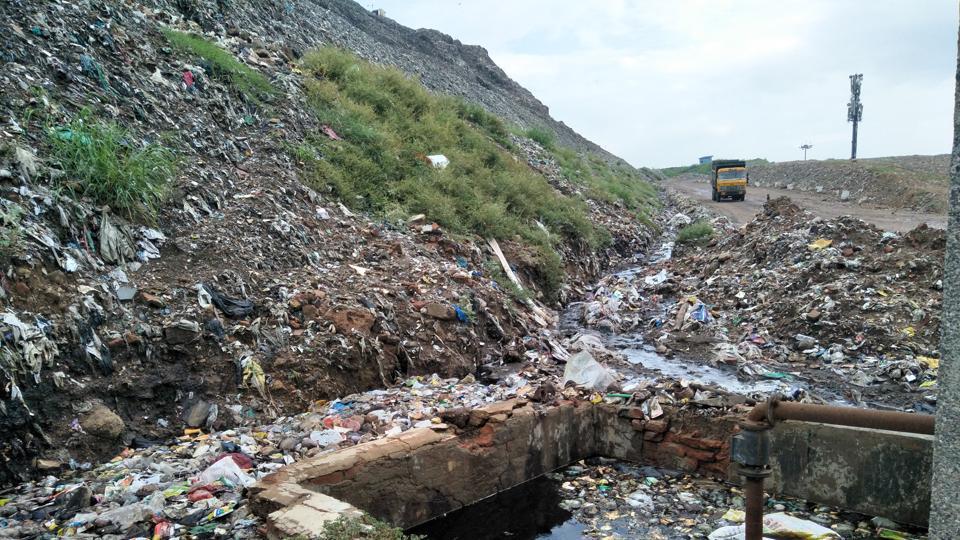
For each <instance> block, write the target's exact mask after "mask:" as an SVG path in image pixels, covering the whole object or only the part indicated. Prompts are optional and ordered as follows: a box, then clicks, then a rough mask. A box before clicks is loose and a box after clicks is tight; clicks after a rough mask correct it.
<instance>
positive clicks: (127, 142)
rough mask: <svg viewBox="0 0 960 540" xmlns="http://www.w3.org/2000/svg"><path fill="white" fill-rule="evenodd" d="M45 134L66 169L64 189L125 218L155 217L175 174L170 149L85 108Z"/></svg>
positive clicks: (174, 165)
mask: <svg viewBox="0 0 960 540" xmlns="http://www.w3.org/2000/svg"><path fill="white" fill-rule="evenodd" d="M47 133H48V139H49V141H50V145H51V148H52V153H53V157H54V158H55V159H56V160H57V161H59V163H60V166H61V167H63V170H64V172H65V173H66V175H65V177H64V179H63V182H62V184H63V186H64V187H66V188H67V189H69V190H71V191H73V192H75V193H77V194H79V195H82V196H86V197H90V198H92V199H93V200H94V201H96V202H97V203H98V204H106V205H109V206H110V207H111V208H112V209H114V210H115V211H117V212H118V213H121V214H124V215H125V216H126V217H128V218H131V219H145V220H148V221H153V220H154V219H155V218H156V215H157V211H158V210H159V208H160V204H161V203H162V202H163V200H164V199H165V198H166V196H167V195H168V193H169V191H170V184H171V181H172V179H173V175H174V173H175V172H176V156H175V154H174V153H173V151H172V150H170V149H168V148H166V147H164V146H163V145H161V144H158V143H149V144H140V143H139V142H138V141H134V140H133V139H132V138H131V137H130V136H129V134H128V133H127V131H126V130H124V129H123V128H121V127H120V126H119V125H117V124H114V123H104V122H99V121H95V120H93V119H91V118H90V114H89V113H88V112H82V113H81V114H80V115H78V116H77V117H76V118H75V119H74V120H73V121H72V122H70V123H69V124H65V125H62V126H59V127H56V128H53V129H50V130H48V132H47Z"/></svg>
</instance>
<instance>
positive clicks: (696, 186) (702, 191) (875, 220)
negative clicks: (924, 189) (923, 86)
mask: <svg viewBox="0 0 960 540" xmlns="http://www.w3.org/2000/svg"><path fill="white" fill-rule="evenodd" d="M666 185H667V186H668V187H671V188H673V189H675V190H677V191H678V192H680V193H682V194H684V195H686V196H688V197H691V198H693V199H696V200H698V201H700V202H701V203H702V204H703V205H704V206H706V207H708V208H710V209H711V210H713V211H715V212H717V213H719V214H723V215H725V216H727V217H729V218H730V219H731V220H733V222H734V223H737V224H741V223H746V222H748V221H750V220H751V219H753V216H755V215H756V214H757V212H760V211H761V210H762V209H763V203H764V202H765V201H766V200H767V198H768V197H769V198H771V199H773V198H776V197H790V198H791V199H793V201H794V202H795V203H797V204H798V205H800V206H802V207H804V208H806V209H808V210H810V211H811V212H813V213H814V214H816V215H818V216H820V217H824V218H834V217H838V216H844V215H849V216H855V217H858V218H860V219H862V220H864V221H866V222H867V223H872V224H874V225H876V226H877V227H880V228H881V229H885V230H890V231H898V232H905V231H909V230H910V229H913V228H914V227H916V226H917V225H920V224H921V223H926V224H927V225H929V226H931V227H937V228H940V229H943V228H946V226H947V216H946V214H926V213H919V212H911V211H909V210H903V209H892V208H877V207H871V206H861V205H858V204H857V203H855V202H840V201H838V200H835V199H831V197H832V195H826V194H820V193H811V192H803V191H791V190H786V189H776V188H763V187H756V186H750V187H748V188H747V199H746V200H745V201H743V202H732V201H723V202H713V201H711V200H710V185H709V184H706V183H703V182H697V181H696V180H692V179H682V180H669V181H668V182H667V183H666Z"/></svg>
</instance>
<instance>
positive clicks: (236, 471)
mask: <svg viewBox="0 0 960 540" xmlns="http://www.w3.org/2000/svg"><path fill="white" fill-rule="evenodd" d="M220 478H224V479H226V480H228V481H230V482H232V483H233V484H234V485H239V486H244V487H249V486H252V485H253V484H255V483H256V482H257V480H256V479H255V478H253V477H252V476H250V475H249V474H247V473H245V472H243V469H241V468H240V466H239V465H237V462H236V461H234V460H233V458H231V457H229V456H227V457H225V458H223V459H221V460H220V461H218V462H216V463H214V464H213V465H211V466H209V467H207V468H206V470H204V471H203V472H202V473H200V476H199V478H198V479H197V482H198V483H200V484H209V483H211V482H216V481H217V480H219V479H220Z"/></svg>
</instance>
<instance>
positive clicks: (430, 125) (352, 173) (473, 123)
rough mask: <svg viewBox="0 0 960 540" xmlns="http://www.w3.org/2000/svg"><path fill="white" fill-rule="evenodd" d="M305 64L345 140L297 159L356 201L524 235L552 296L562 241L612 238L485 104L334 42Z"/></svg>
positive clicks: (559, 274) (458, 227)
mask: <svg viewBox="0 0 960 540" xmlns="http://www.w3.org/2000/svg"><path fill="white" fill-rule="evenodd" d="M302 69H303V70H304V72H305V73H306V74H307V75H308V77H307V81H306V87H307V96H308V103H309V104H310V106H311V107H312V109H313V111H314V113H315V114H316V116H317V118H318V120H319V121H320V122H321V123H323V124H327V125H329V126H331V127H332V128H333V129H334V130H335V131H336V132H337V134H338V135H339V136H340V137H342V138H343V140H340V141H338V140H333V139H330V138H328V137H327V136H325V135H324V134H323V133H315V134H313V135H311V136H308V137H307V139H306V141H305V144H306V145H309V146H310V147H311V148H312V150H313V151H314V155H313V156H311V152H310V151H308V149H307V148H302V147H301V148H298V149H297V151H296V158H297V159H298V160H301V161H303V162H304V163H305V164H306V166H307V170H308V178H309V179H311V181H312V183H313V184H315V185H317V186H320V187H326V188H329V189H330V190H332V191H333V192H334V193H335V194H336V195H338V196H339V197H340V198H341V200H343V202H344V203H345V204H347V205H348V206H351V207H353V208H356V209H360V210H363V211H368V212H371V213H375V214H379V215H411V214H419V213H423V214H426V215H427V219H429V220H431V221H435V222H437V223H439V224H440V225H442V226H443V227H444V228H446V229H447V230H449V231H451V232H454V233H469V234H477V235H480V236H482V237H484V238H488V237H494V238H498V239H501V240H503V239H515V240H519V241H520V242H522V243H524V244H525V245H526V246H528V247H529V248H530V249H531V250H532V251H533V253H534V255H535V258H536V260H537V261H538V267H537V270H538V272H539V273H540V277H541V278H542V282H543V283H545V284H546V286H545V292H547V294H548V296H552V295H553V293H554V292H556V288H557V287H558V286H559V283H560V282H561V281H562V278H563V268H562V262H561V260H560V257H559V255H558V254H557V253H556V251H555V250H554V248H553V245H554V242H556V241H558V240H560V239H563V238H565V239H569V240H576V241H583V242H585V243H586V244H587V245H589V246H591V247H597V246H600V245H604V244H605V243H606V242H607V241H608V240H609V238H608V235H607V233H606V231H602V230H599V229H597V228H595V227H594V226H593V225H592V224H591V223H590V221H589V220H588V219H587V208H586V205H585V204H584V202H583V201H580V200H577V199H573V198H570V197H564V196H563V195H561V194H559V193H557V192H556V191H555V190H554V189H553V188H552V187H551V186H550V185H549V184H548V183H547V181H546V179H544V178H543V177H542V176H541V175H539V174H537V173H535V172H534V171H532V170H530V168H529V167H527V166H526V165H525V164H524V163H522V162H518V161H517V160H516V159H514V157H513V156H512V155H511V154H509V153H508V152H507V151H505V150H504V148H503V146H502V141H505V140H507V139H508V130H507V129H506V127H505V126H504V125H503V123H502V122H501V121H500V120H499V119H497V118H495V117H493V116H492V115H490V114H489V113H487V112H486V111H484V110H483V109H481V108H479V107H474V106H470V105H466V104H464V103H463V102H462V101H459V100H456V99H453V98H445V97H438V96H435V95H433V94H431V93H429V92H427V91H426V90H425V89H424V88H423V86H422V85H421V84H420V83H419V82H418V81H416V80H414V79H411V78H409V77H407V76H406V75H404V74H403V73H402V72H400V71H398V70H396V69H393V68H387V67H381V66H376V65H373V64H371V63H369V62H366V61H364V60H361V59H359V58H358V57H356V56H355V55H353V54H351V53H348V52H345V51H342V50H339V49H335V48H332V47H325V48H321V49H318V50H316V51H313V52H310V53H308V54H307V55H306V56H305V57H304V59H303V63H302ZM429 154H444V155H445V156H447V158H449V160H450V165H449V166H448V167H447V168H446V169H443V170H440V169H435V168H433V167H432V166H430V165H429V164H428V163H427V162H426V160H425V155H429ZM540 224H542V225H543V228H541V226H540ZM544 229H546V230H544Z"/></svg>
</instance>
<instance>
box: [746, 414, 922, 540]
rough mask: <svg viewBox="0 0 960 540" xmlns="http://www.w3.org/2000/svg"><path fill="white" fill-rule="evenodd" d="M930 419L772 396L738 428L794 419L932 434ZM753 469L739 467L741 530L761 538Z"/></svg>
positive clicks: (749, 538) (759, 485)
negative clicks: (743, 513) (741, 478)
mask: <svg viewBox="0 0 960 540" xmlns="http://www.w3.org/2000/svg"><path fill="white" fill-rule="evenodd" d="M934 418H935V417H934V416H932V415H927V414H911V413H903V412H894V411H875V410H869V409H858V408H855V407H834V406H830V405H811V404H808V403H793V402H788V401H780V400H779V398H778V397H774V398H772V399H770V400H769V401H766V402H764V403H758V404H757V405H756V406H755V407H754V408H753V410H752V411H750V414H748V415H747V418H746V421H745V422H741V428H743V429H750V430H753V431H757V430H760V431H762V430H766V429H770V428H772V427H773V424H774V423H776V421H777V420H798V421H803V422H817V423H821V424H833V425H837V426H849V427H860V428H869V429H884V430H887V431H899V432H902V433H919V434H922V435H933V429H934ZM756 470H757V467H743V468H742V470H741V474H743V475H744V480H745V483H744V490H743V496H744V499H745V500H744V503H745V506H746V514H747V515H746V520H745V531H744V537H745V538H746V540H761V539H762V538H763V476H762V475H757V474H755V471H756Z"/></svg>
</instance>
